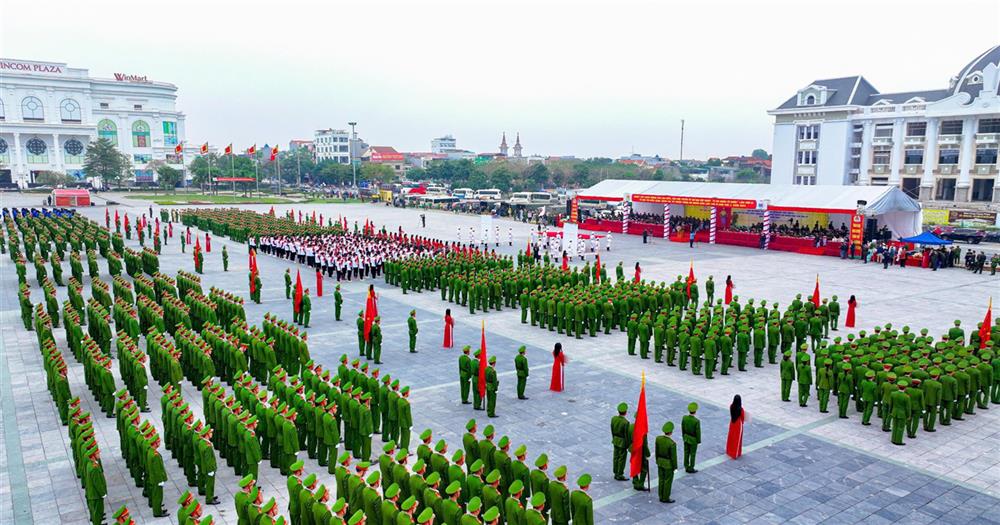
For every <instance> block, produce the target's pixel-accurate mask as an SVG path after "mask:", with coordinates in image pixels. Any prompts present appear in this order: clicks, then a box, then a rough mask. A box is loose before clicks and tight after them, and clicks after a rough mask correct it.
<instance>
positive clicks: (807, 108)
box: [768, 46, 1000, 206]
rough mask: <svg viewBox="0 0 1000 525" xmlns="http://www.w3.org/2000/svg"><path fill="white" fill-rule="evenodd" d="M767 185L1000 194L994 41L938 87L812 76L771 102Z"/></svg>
mask: <svg viewBox="0 0 1000 525" xmlns="http://www.w3.org/2000/svg"><path fill="white" fill-rule="evenodd" d="M768 114H769V115H772V116H774V118H775V122H774V154H773V159H772V162H773V165H772V172H771V183H772V184H806V185H811V184H827V185H829V184H833V185H893V186H899V187H900V188H902V189H903V191H905V192H906V193H907V194H909V195H910V196H912V197H914V198H919V199H920V200H921V201H924V202H928V203H930V202H934V203H936V204H942V205H949V204H956V203H963V205H965V206H968V204H965V203H972V204H976V203H978V204H980V205H985V204H987V203H990V202H993V203H997V202H1000V165H998V155H997V149H998V144H1000V46H996V47H993V48H991V49H989V50H987V51H986V52H985V53H982V54H980V55H978V56H977V57H976V58H975V59H973V60H972V61H971V62H969V63H968V65H966V66H965V67H963V68H962V69H961V70H960V71H959V72H958V74H957V75H955V76H954V77H952V78H951V80H950V82H949V83H948V88H947V89H932V90H926V91H909V92H903V93H880V92H879V91H878V90H877V89H875V87H873V86H872V85H871V84H870V83H869V82H868V81H867V80H866V79H865V78H864V77H861V76H854V77H846V78H834V79H826V80H817V81H815V82H812V83H811V84H809V85H808V86H806V87H804V88H802V89H800V90H799V91H798V93H796V94H795V95H794V96H792V97H791V98H789V99H788V100H787V101H785V102H784V103H783V104H781V105H780V106H778V107H777V108H776V109H774V110H771V111H769V112H768Z"/></svg>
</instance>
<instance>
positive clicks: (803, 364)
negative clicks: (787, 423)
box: [795, 343, 812, 407]
mask: <svg viewBox="0 0 1000 525" xmlns="http://www.w3.org/2000/svg"><path fill="white" fill-rule="evenodd" d="M801 348H802V352H800V353H799V366H798V368H797V369H796V371H795V372H796V374H795V376H796V377H795V379H796V380H797V381H798V384H799V406H800V407H804V406H806V403H807V402H808V401H809V390H810V387H811V386H812V365H810V363H809V354H808V353H806V348H805V344H804V343H803V345H802V347H801Z"/></svg>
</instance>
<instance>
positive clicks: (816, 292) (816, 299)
mask: <svg viewBox="0 0 1000 525" xmlns="http://www.w3.org/2000/svg"><path fill="white" fill-rule="evenodd" d="M812 303H813V305H814V306H815V307H816V308H819V274H816V288H814V289H813V295H812Z"/></svg>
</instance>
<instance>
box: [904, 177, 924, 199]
mask: <svg viewBox="0 0 1000 525" xmlns="http://www.w3.org/2000/svg"><path fill="white" fill-rule="evenodd" d="M902 188H903V193H905V194H907V195H908V196H909V197H911V198H914V199H919V198H920V179H919V178H918V177H906V178H904V179H903V186H902Z"/></svg>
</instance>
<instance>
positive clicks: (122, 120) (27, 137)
mask: <svg viewBox="0 0 1000 525" xmlns="http://www.w3.org/2000/svg"><path fill="white" fill-rule="evenodd" d="M176 101H177V86H175V85H173V84H169V83H166V82H156V81H152V80H149V78H148V77H147V76H145V75H139V74H135V73H129V72H124V73H114V74H113V76H112V77H111V78H96V77H91V76H90V74H89V72H88V70H86V69H81V68H71V67H68V66H67V65H66V64H64V63H60V62H37V61H32V60H18V59H7V58H0V184H17V185H18V186H20V187H26V186H28V185H29V184H32V183H34V182H35V176H36V175H37V174H38V173H40V172H43V171H55V172H60V173H66V174H68V175H71V176H74V177H76V178H78V179H81V180H82V179H84V178H86V174H84V173H83V161H84V156H85V155H86V150H87V144H88V143H89V142H91V141H94V140H97V139H98V138H106V139H108V140H110V141H111V142H112V143H114V144H115V145H116V146H117V147H118V149H119V150H120V151H121V152H122V153H124V154H126V155H127V156H128V158H129V159H130V160H131V161H132V168H133V169H132V175H133V177H132V178H133V182H138V183H152V182H154V181H155V180H156V174H155V172H154V171H153V170H151V169H149V163H150V161H153V160H161V161H165V162H166V163H168V164H170V165H171V166H172V167H174V168H176V169H178V170H184V162H183V160H184V159H183V156H179V155H175V148H176V146H177V145H178V144H180V143H182V142H183V141H184V113H182V112H180V111H179V110H178V109H177V107H176ZM189 151H190V150H189Z"/></svg>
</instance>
